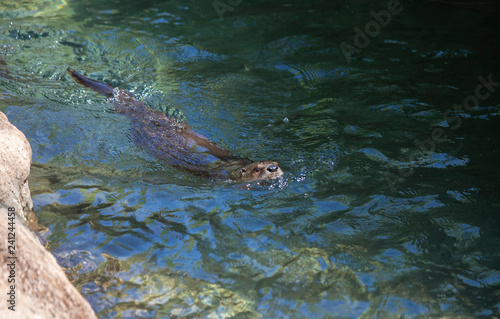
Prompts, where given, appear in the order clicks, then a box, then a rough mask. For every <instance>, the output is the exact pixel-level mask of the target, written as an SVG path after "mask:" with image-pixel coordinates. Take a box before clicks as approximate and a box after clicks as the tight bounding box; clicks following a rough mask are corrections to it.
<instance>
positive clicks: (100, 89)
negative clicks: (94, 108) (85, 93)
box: [68, 68, 113, 97]
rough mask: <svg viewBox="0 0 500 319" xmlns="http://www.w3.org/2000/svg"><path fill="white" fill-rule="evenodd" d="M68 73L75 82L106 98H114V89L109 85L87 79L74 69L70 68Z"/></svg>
mask: <svg viewBox="0 0 500 319" xmlns="http://www.w3.org/2000/svg"><path fill="white" fill-rule="evenodd" d="M68 73H69V75H71V77H72V78H73V80H75V81H76V83H79V84H81V85H83V86H86V87H88V88H91V89H92V90H94V91H96V92H97V93H100V94H102V95H105V96H106V97H113V87H111V86H109V85H108V84H106V83H102V82H99V81H96V80H92V79H89V78H86V77H84V76H83V75H81V74H80V73H78V72H76V71H75V70H73V69H72V68H68Z"/></svg>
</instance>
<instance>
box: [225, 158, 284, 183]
mask: <svg viewBox="0 0 500 319" xmlns="http://www.w3.org/2000/svg"><path fill="white" fill-rule="evenodd" d="M281 175H283V171H282V170H281V168H280V167H279V166H278V163H276V162H273V161H262V162H254V163H252V164H249V165H247V166H243V167H240V168H238V169H236V170H234V171H233V172H232V173H231V174H230V176H231V179H234V180H238V181H256V180H263V179H275V178H278V177H280V176H281Z"/></svg>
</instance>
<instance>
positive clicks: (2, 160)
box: [0, 112, 36, 227]
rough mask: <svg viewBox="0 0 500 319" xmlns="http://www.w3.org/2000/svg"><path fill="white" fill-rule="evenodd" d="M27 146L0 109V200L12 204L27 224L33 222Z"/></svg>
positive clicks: (25, 141)
mask: <svg viewBox="0 0 500 319" xmlns="http://www.w3.org/2000/svg"><path fill="white" fill-rule="evenodd" d="M30 166H31V146H30V144H29V143H28V140H27V139H26V137H25V136H24V134H23V133H22V132H21V131H19V130H18V129H17V128H16V127H15V126H14V125H12V124H11V123H10V122H9V120H8V119H7V116H5V114H4V113H2V112H0V203H3V204H5V205H7V206H9V207H14V208H15V209H16V212H17V213H18V214H19V216H20V217H21V218H22V219H23V220H24V221H25V222H27V223H28V225H30V227H31V226H32V225H33V224H35V225H36V215H35V213H34V210H33V202H32V201H31V195H30V190H29V187H28V177H29V175H30Z"/></svg>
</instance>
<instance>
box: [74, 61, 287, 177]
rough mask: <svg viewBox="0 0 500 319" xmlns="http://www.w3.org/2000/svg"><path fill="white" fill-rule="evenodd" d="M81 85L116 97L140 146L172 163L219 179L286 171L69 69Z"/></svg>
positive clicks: (277, 175)
mask: <svg viewBox="0 0 500 319" xmlns="http://www.w3.org/2000/svg"><path fill="white" fill-rule="evenodd" d="M68 72H69V74H70V75H71V77H72V78H73V79H74V80H75V81H76V82H77V83H79V84H81V85H83V86H86V87H88V88H91V89H92V90H94V91H96V92H97V93H100V94H102V95H104V96H106V97H108V98H113V100H114V104H115V111H116V112H117V113H122V114H124V115H126V116H127V117H129V118H130V119H131V120H132V126H133V130H134V132H135V137H136V139H137V142H138V143H139V145H143V146H144V147H145V148H146V150H148V151H149V152H150V153H152V154H153V156H155V157H158V158H160V159H162V160H164V161H166V162H167V163H169V164H170V165H173V166H175V167H179V168H182V169H184V170H187V171H189V172H191V173H194V174H196V175H203V176H207V177H210V178H212V179H215V180H227V179H231V180H234V181H251V180H265V179H274V178H278V177H279V176H281V175H282V174H283V171H282V170H281V168H280V167H279V165H278V163H277V162H273V161H260V162H252V161H250V160H247V159H243V158H241V157H238V156H235V155H233V154H231V153H230V152H229V151H227V150H225V149H223V148H221V147H220V146H218V145H217V144H215V143H213V142H210V141H209V140H208V139H207V138H206V137H204V136H202V135H200V134H198V133H196V132H194V131H193V130H192V129H191V128H190V127H189V126H188V125H187V124H186V123H184V122H181V123H179V122H178V121H176V120H175V119H172V118H169V117H168V116H166V115H165V114H164V113H163V112H160V111H156V110H153V109H151V108H150V107H148V106H146V105H144V103H142V102H141V101H139V100H138V99H137V98H136V97H134V95H133V94H132V93H130V92H127V91H124V90H120V89H119V88H113V87H111V86H109V85H108V84H105V83H103V82H99V81H95V80H92V79H89V78H87V77H84V76H83V75H81V74H79V73H78V72H76V71H74V70H73V69H71V68H68Z"/></svg>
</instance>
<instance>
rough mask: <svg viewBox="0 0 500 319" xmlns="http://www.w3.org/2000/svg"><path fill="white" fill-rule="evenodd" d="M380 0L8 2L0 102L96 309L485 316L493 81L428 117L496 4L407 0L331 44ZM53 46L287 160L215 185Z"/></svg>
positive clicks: (76, 278) (227, 135) (443, 103)
mask: <svg viewBox="0 0 500 319" xmlns="http://www.w3.org/2000/svg"><path fill="white" fill-rule="evenodd" d="M386 5H387V4H385V3H381V4H380V5H378V4H372V3H368V2H366V1H355V2H349V3H335V4H325V3H323V2H321V1H317V2H315V1H313V2H308V3H304V2H300V3H299V2H295V1H292V2H288V3H281V2H269V3H261V4H258V3H246V2H245V3H243V2H242V3H241V4H240V5H238V6H236V7H235V8H234V11H232V12H227V13H225V14H224V20H223V21H220V19H219V17H218V15H217V12H216V11H215V9H214V8H213V6H212V4H211V3H209V2H207V3H205V4H199V3H180V2H176V1H173V2H172V1H170V2H168V3H166V4H157V3H152V2H148V3H144V4H138V3H135V2H127V1H122V2H120V6H115V5H114V7H113V8H110V5H109V4H106V3H101V2H100V3H97V2H96V3H92V5H88V4H85V3H83V2H81V3H75V4H72V6H73V7H72V8H73V9H72V10H73V12H74V14H73V15H69V14H66V15H63V16H60V17H58V18H55V19H51V20H44V19H40V18H38V19H37V20H35V21H31V20H30V23H28V24H27V23H26V22H25V21H23V20H22V19H13V20H6V19H3V20H2V29H1V33H0V36H1V39H2V41H3V43H4V45H3V46H2V48H1V51H0V53H1V56H2V59H1V60H2V61H3V62H2V63H1V64H0V86H1V87H2V91H3V92H5V93H3V95H2V99H1V100H0V109H1V110H2V111H5V112H6V114H7V115H8V117H9V119H10V120H11V121H12V122H13V123H14V124H16V125H17V126H18V127H19V128H20V129H22V130H23V132H24V133H25V134H26V135H27V136H28V139H29V140H30V142H31V144H32V148H33V154H34V157H33V158H34V163H35V164H34V166H33V168H32V177H31V181H30V184H31V186H32V193H33V196H34V203H35V205H36V207H35V208H36V211H37V213H38V215H39V221H40V222H41V223H43V224H45V225H47V226H48V227H49V228H50V233H49V234H48V235H47V238H46V240H47V245H48V246H49V247H50V249H51V251H52V252H54V254H55V255H56V257H57V258H58V261H59V262H60V263H61V265H63V266H64V267H66V269H67V273H68V276H69V277H70V278H71V280H72V281H73V282H74V283H75V285H77V287H78V288H79V289H81V291H82V292H83V294H84V295H85V297H86V298H87V299H88V300H89V301H90V302H91V304H92V306H93V307H94V309H95V310H96V311H97V312H98V315H99V316H101V317H104V318H115V317H118V316H123V317H188V316H191V317H231V316H240V317H273V318H275V317H284V316H292V317H327V316H335V317H366V318H371V317H384V318H385V317H400V316H408V317H417V316H440V317H441V316H470V317H477V316H482V315H484V316H498V312H499V308H498V293H497V292H496V291H498V286H499V275H498V264H499V260H498V255H499V252H498V247H499V246H498V245H497V243H498V241H499V236H498V234H497V233H498V226H499V220H498V217H497V211H498V191H497V190H498V189H499V186H500V185H499V184H498V181H499V180H500V179H498V168H497V165H496V161H495V155H496V154H497V149H498V145H499V144H498V142H499V141H498V134H495V133H494V132H496V128H497V126H498V106H499V105H500V95H496V94H497V92H495V93H494V94H492V95H491V96H490V97H489V98H488V99H487V100H485V101H484V102H483V101H482V102H481V104H480V106H479V107H478V108H477V109H476V110H475V111H474V113H470V114H466V113H464V112H462V113H460V112H457V113H454V114H453V115H454V116H459V117H460V118H461V120H462V125H461V126H460V128H458V129H451V125H450V123H447V122H446V121H445V120H443V113H444V112H445V111H446V110H447V109H449V108H453V104H454V103H462V102H463V101H464V98H465V97H467V96H469V95H470V94H474V92H473V91H474V89H475V87H476V85H477V76H478V75H483V76H485V75H488V74H493V78H494V79H500V78H499V77H498V75H497V74H498V72H497V71H498V70H499V68H498V62H497V59H496V52H498V50H497V49H498V48H497V47H498V45H497V43H500V42H498V41H496V40H498V39H497V38H498V34H497V32H496V31H495V30H497V29H498V28H496V27H497V24H498V23H497V21H498V20H497V19H496V18H495V17H496V15H497V14H498V9H497V8H496V7H488V6H478V7H474V10H473V11H470V10H465V9H460V7H457V6H446V4H436V3H435V2H423V3H419V4H418V5H417V4H413V3H404V4H403V6H404V8H405V10H404V11H403V12H401V14H400V15H398V16H397V17H396V16H394V17H393V20H392V21H391V24H390V25H389V26H388V27H387V28H385V29H384V30H383V32H381V34H380V35H379V36H378V37H377V38H376V39H374V40H373V41H372V43H371V44H370V46H369V47H367V48H366V49H364V50H363V51H362V52H361V53H360V54H357V55H355V56H353V57H352V61H351V63H350V64H347V63H346V61H345V58H344V56H343V54H342V51H341V49H340V47H339V43H341V42H342V41H347V40H349V41H351V40H352V37H353V31H352V30H353V28H354V27H355V26H356V25H364V24H366V22H367V21H369V19H371V18H370V17H371V16H370V10H372V9H373V10H378V9H380V8H383V7H385V6H386ZM90 7H91V8H93V9H94V10H95V11H93V12H94V13H92V14H89V13H90V11H89V10H88V9H89V8H90ZM95 12H97V13H95ZM2 17H3V16H2ZM367 19H368V20H367ZM10 22H12V24H10ZM63 22H64V23H63ZM34 24H35V25H34ZM36 35H38V37H37V36H36ZM69 65H71V66H73V67H76V65H77V66H79V67H78V69H81V70H86V72H87V74H88V75H89V76H93V77H96V78H98V79H99V80H104V81H108V82H109V83H111V84H112V85H114V86H120V87H122V88H126V89H128V90H133V91H134V92H135V94H137V95H138V96H140V97H141V98H143V99H144V100H145V101H146V102H147V103H149V104H150V105H152V106H153V107H155V108H157V109H161V110H163V111H165V112H172V113H171V114H174V113H175V114H177V115H183V116H185V117H186V119H187V121H188V122H189V123H190V124H191V125H192V126H193V127H194V128H195V129H196V130H197V131H200V132H201V133H202V134H203V135H205V136H207V137H209V138H210V139H211V140H214V141H216V142H218V143H219V144H220V145H222V146H223V147H225V148H227V149H230V150H231V151H232V152H233V153H235V154H238V155H240V156H244V157H249V158H255V159H259V158H275V159H276V160H277V161H278V162H280V163H283V167H284V169H285V170H286V172H287V174H286V176H285V177H284V179H282V180H278V181H273V182H272V183H270V184H267V185H264V186H257V185H250V186H247V185H225V184H222V185H221V184H213V183H210V182H207V181H204V180H200V179H198V178H197V177H194V176H191V175H189V174H185V173H183V172H179V171H177V170H175V169H173V168H171V167H168V166H167V165H165V164H164V163H161V162H158V161H157V160H156V159H155V158H152V157H151V156H149V155H148V154H147V153H145V152H144V151H143V150H142V149H141V148H140V147H139V146H137V145H136V144H135V143H134V141H133V140H132V139H131V138H130V133H129V132H130V131H129V124H130V123H129V122H128V120H127V119H126V118H124V117H121V116H119V115H118V114H114V113H112V112H109V108H108V105H107V103H106V101H104V100H102V99H101V98H100V97H97V96H95V95H92V93H89V92H87V91H83V90H81V91H80V90H78V89H76V90H75V87H74V86H73V87H71V88H70V87H69V85H70V83H71V82H70V79H69V78H68V77H67V76H66V75H65V68H66V67H67V66H69ZM436 128H438V129H442V130H443V131H444V132H445V133H446V135H447V138H446V139H445V140H444V141H443V142H442V143H439V145H437V146H436V148H435V149H433V150H428V151H425V152H423V151H421V148H420V147H419V145H418V143H416V142H415V141H416V140H418V141H423V140H426V139H428V138H429V136H431V134H432V131H433V130H434V129H436ZM411 154H416V156H410V155H411Z"/></svg>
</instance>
